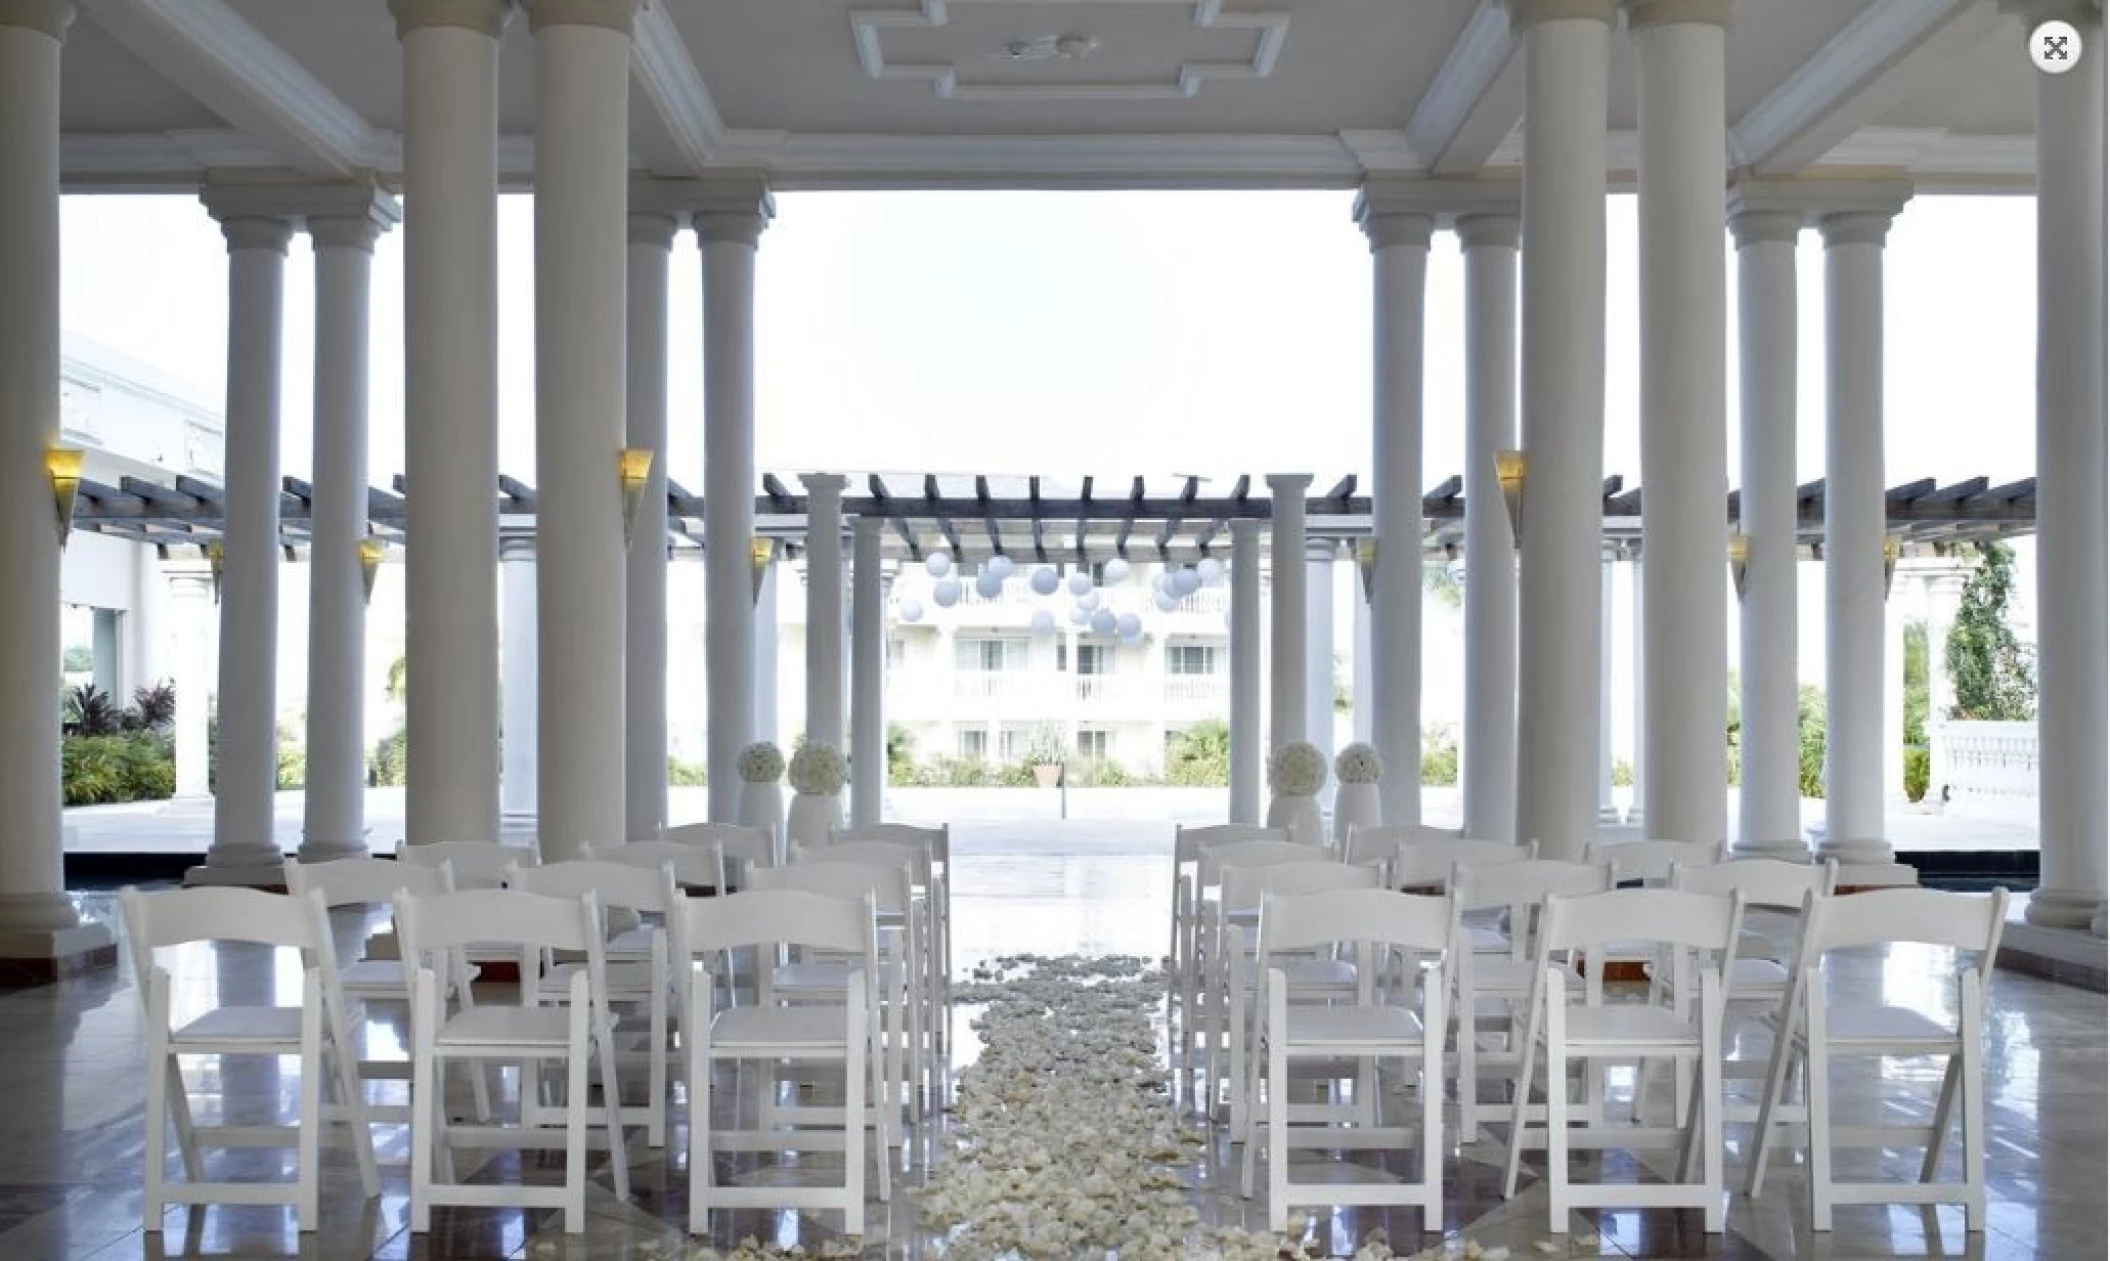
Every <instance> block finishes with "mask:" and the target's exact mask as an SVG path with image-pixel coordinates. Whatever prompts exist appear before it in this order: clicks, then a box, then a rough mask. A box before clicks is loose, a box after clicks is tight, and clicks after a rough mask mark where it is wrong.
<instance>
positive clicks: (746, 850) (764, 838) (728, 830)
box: [659, 823, 777, 875]
mask: <svg viewBox="0 0 2110 1261" xmlns="http://www.w3.org/2000/svg"><path fill="white" fill-rule="evenodd" d="M659 839H660V840H662V841H669V842H672V843H673V844H676V845H688V846H692V847H695V848H699V849H709V848H710V847H711V846H713V845H715V846H717V847H718V848H719V850H720V852H722V853H723V854H724V855H725V862H726V864H727V872H728V874H729V875H745V874H746V873H747V869H748V868H750V867H774V866H776V865H777V838H776V836H775V835H774V834H772V833H771V831H770V830H769V829H768V828H758V827H747V826H745V825H742V824H738V823H684V824H682V825H680V826H679V827H671V828H668V829H666V830H665V831H663V832H661V833H660V836H659Z"/></svg>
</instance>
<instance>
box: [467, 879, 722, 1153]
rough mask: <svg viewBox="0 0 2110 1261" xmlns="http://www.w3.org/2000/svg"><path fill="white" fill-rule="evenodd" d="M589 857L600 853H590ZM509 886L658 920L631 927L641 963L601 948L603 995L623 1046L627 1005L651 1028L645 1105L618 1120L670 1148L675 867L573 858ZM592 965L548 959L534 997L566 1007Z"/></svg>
mask: <svg viewBox="0 0 2110 1261" xmlns="http://www.w3.org/2000/svg"><path fill="white" fill-rule="evenodd" d="M587 852H588V853H589V854H590V853H593V852H594V851H593V850H591V849H589V850H588V851H587ZM506 886H507V887H508V888H513V889H520V890H522V891H524V892H527V893H537V894H541V895H542V896H544V897H552V898H578V897H584V896H586V895H587V894H589V893H590V894H593V895H594V898H595V900H596V902H597V903H598V904H599V905H600V906H602V907H620V908H622V909H624V910H627V911H630V912H633V913H634V914H636V915H638V916H639V918H640V919H641V920H643V918H644V917H645V916H651V917H652V918H651V919H650V920H644V922H643V923H641V924H640V926H639V927H638V928H636V929H633V930H631V932H633V933H644V934H646V937H645V943H644V951H643V957H642V958H639V957H636V956H634V955H626V956H625V957H624V958H623V959H622V960H621V961H617V960H614V959H610V958H608V957H607V947H606V945H605V944H604V945H603V947H602V951H603V954H602V968H603V973H602V984H603V989H602V991H601V993H602V997H603V1006H604V1007H605V1008H606V1010H607V1013H608V1021H609V1031H610V1036H611V1038H613V1039H614V1040H615V1041H616V1043H618V1044H620V1042H621V1035H622V1033H623V1026H622V1009H624V1008H628V1009H630V1010H631V1011H633V1012H634V1013H636V1014H638V1015H641V1016H642V1017H643V1019H644V1024H645V1028H644V1030H643V1040H644V1050H643V1055H642V1058H643V1059H644V1061H645V1079H646V1086H645V1098H646V1102H645V1103H643V1104H642V1105H636V1104H623V1105H622V1107H621V1109H620V1113H619V1115H620V1116H621V1117H622V1119H623V1120H624V1121H626V1122H629V1123H631V1124H635V1125H642V1126H644V1127H645V1145H646V1146H648V1147H655V1148H657V1147H665V1146H666V1145H667V1062H668V1056H669V1054H670V1052H669V1050H668V1048H669V1046H670V1045H671V1044H672V1043H671V1037H670V1034H671V1028H670V1025H671V1013H672V1010H673V1006H674V1000H672V999H670V998H669V995H670V994H671V993H672V992H673V989H674V974H673V965H672V962H671V961H672V958H673V946H672V944H671V943H669V941H668V939H667V937H668V931H669V929H668V925H669V924H670V923H671V922H672V921H674V920H677V919H679V918H680V910H679V908H680V902H681V895H680V894H679V893H678V892H676V891H675V885H674V868H673V866H672V864H662V865H661V866H660V867H658V868H656V869H655V868H649V867H641V866H635V865H632V864H629V863H616V862H608V861H606V860H602V859H597V858H582V859H572V860H570V861H567V862H560V863H549V864H546V865H544V866H541V867H515V868H514V869H513V871H512V873H511V874H510V875H509V876H508V877H507V878H506ZM587 966H588V965H587V963H586V962H584V961H580V960H573V961H570V962H558V961H554V960H550V961H545V962H544V964H543V967H542V977H541V980H540V982H539V985H540V989H539V990H538V991H537V993H536V1000H537V1002H538V1003H549V1004H552V1005H562V1004H563V1003H565V1002H567V1001H569V996H570V992H571V978H572V976H573V975H574V974H576V973H578V972H580V971H582V970H584V969H586V968H587ZM522 975H526V974H525V973H523V974H522ZM639 1009H642V1010H639ZM627 1058H631V1057H630V1056H626V1054H625V1053H624V1052H623V1051H622V1050H620V1049H618V1050H617V1051H616V1052H615V1062H616V1066H617V1067H618V1069H620V1066H621V1065H622V1064H623V1062H624V1061H625V1060H626V1059H627ZM616 1077H617V1084H618V1088H620V1085H621V1073H620V1072H618V1073H617V1074H616ZM538 1119H539V1118H538Z"/></svg>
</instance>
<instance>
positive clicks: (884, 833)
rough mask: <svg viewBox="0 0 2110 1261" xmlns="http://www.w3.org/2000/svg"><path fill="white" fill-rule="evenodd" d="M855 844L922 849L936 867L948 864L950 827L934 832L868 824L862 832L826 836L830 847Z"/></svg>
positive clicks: (842, 831) (840, 831)
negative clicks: (866, 842)
mask: <svg viewBox="0 0 2110 1261" xmlns="http://www.w3.org/2000/svg"><path fill="white" fill-rule="evenodd" d="M857 841H885V842H887V843H888V844H892V845H921V846H922V847H923V848H924V849H926V850H928V851H929V852H930V856H931V858H932V859H933V860H935V861H937V862H939V863H945V862H949V861H950V860H951V858H952V825H951V824H949V823H941V824H939V825H938V826H937V827H934V828H926V827H918V826H916V825H915V824H913V823H869V824H866V825H865V826H864V827H861V828H833V829H830V831H829V833H828V843H829V844H830V845H842V844H845V843H854V842H857Z"/></svg>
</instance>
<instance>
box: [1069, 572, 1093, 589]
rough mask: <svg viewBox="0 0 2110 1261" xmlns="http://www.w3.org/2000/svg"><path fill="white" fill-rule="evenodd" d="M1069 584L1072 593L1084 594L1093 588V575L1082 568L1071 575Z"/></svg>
mask: <svg viewBox="0 0 2110 1261" xmlns="http://www.w3.org/2000/svg"><path fill="white" fill-rule="evenodd" d="M1068 586H1069V588H1070V594H1071V595H1083V594H1084V593H1085V592H1087V591H1090V590H1091V589H1092V576H1091V575H1090V574H1088V573H1085V572H1084V571H1083V570H1081V569H1080V570H1077V571H1075V572H1074V573H1072V574H1071V575H1070V578H1069V583H1068Z"/></svg>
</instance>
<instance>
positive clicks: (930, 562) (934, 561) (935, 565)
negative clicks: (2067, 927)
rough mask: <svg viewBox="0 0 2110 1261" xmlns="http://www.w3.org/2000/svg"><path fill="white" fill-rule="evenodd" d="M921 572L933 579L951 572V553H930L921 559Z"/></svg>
mask: <svg viewBox="0 0 2110 1261" xmlns="http://www.w3.org/2000/svg"><path fill="white" fill-rule="evenodd" d="M923 572H924V573H927V574H929V575H930V576H931V577H933V578H943V577H944V576H945V575H947V574H949V573H951V572H952V553H951V552H932V553H931V554H930V555H928V556H926V557H924V558H923Z"/></svg>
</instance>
